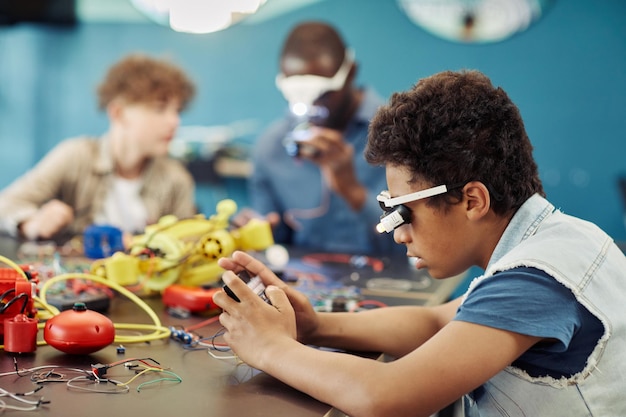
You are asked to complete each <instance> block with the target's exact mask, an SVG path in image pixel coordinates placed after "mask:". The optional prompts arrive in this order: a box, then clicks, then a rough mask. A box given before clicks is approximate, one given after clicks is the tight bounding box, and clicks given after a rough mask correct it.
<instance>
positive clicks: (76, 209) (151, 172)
mask: <svg viewBox="0 0 626 417" xmlns="http://www.w3.org/2000/svg"><path fill="white" fill-rule="evenodd" d="M194 94H195V85H194V83H193V81H192V80H190V79H189V77H188V76H187V75H186V74H185V72H184V71H183V70H182V69H181V68H179V67H178V66H176V65H174V64H173V63H172V62H169V61H167V60H162V59H155V58H152V57H149V56H146V55H142V54H130V55H127V56H126V57H124V58H123V59H122V60H120V61H119V62H117V63H116V64H114V65H113V66H112V67H111V68H109V70H108V72H107V74H106V76H105V78H104V80H103V81H102V82H101V84H100V85H99V86H98V89H97V96H98V104H99V106H100V108H101V109H102V110H104V111H106V113H107V115H108V118H109V128H108V131H107V132H106V133H105V134H103V135H102V136H101V137H100V138H96V137H87V136H84V137H79V138H71V139H67V140H65V141H62V142H61V143H59V144H58V145H57V146H56V147H55V148H54V149H52V150H51V151H50V152H49V153H48V154H47V155H46V156H44V158H42V160H41V161H39V162H38V163H37V164H36V165H35V167H33V168H32V169H31V170H30V171H28V172H27V173H25V174H24V175H23V176H21V177H20V178H18V179H17V180H15V181H14V182H13V183H12V184H10V185H9V186H8V187H7V188H6V189H4V190H3V191H2V192H1V193H0V230H1V231H3V232H5V233H8V234H9V235H12V236H16V237H22V238H26V239H30V240H34V239H51V238H59V237H60V236H71V235H76V234H80V233H82V232H83V231H84V229H85V228H87V227H88V226H90V225H92V224H102V225H109V226H114V227H116V228H119V229H121V230H122V231H123V232H127V233H135V232H139V231H143V229H144V227H145V226H146V225H147V224H150V223H154V222H156V221H157V220H158V219H159V217H161V216H163V215H166V214H173V215H176V216H178V217H180V218H184V217H190V216H192V215H194V214H195V211H196V210H195V202H194V182H193V179H192V177H191V175H189V173H188V172H187V170H186V169H185V168H184V167H183V166H182V165H181V164H180V163H179V162H177V161H175V160H173V159H170V158H169V157H168V146H169V143H170V141H171V140H172V138H173V137H174V134H175V133H176V129H177V128H178V125H179V123H180V112H181V111H182V110H183V109H185V107H186V106H187V105H188V104H189V102H190V101H191V99H192V98H193V96H194ZM77 116H78V117H80V115H77Z"/></svg>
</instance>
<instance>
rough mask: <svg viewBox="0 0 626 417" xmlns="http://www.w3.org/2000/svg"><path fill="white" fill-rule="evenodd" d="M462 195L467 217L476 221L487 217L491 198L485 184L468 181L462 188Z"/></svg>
mask: <svg viewBox="0 0 626 417" xmlns="http://www.w3.org/2000/svg"><path fill="white" fill-rule="evenodd" d="M463 194H464V195H465V201H466V202H465V207H466V210H467V215H468V217H470V218H472V219H475V220H476V219H480V218H482V217H484V216H485V215H487V213H488V212H489V209H490V208H491V196H490V195H489V190H488V189H487V187H486V186H485V184H483V183H482V182H480V181H470V182H468V183H467V184H465V186H464V187H463Z"/></svg>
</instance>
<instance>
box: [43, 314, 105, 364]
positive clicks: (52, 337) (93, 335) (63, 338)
mask: <svg viewBox="0 0 626 417" xmlns="http://www.w3.org/2000/svg"><path fill="white" fill-rule="evenodd" d="M43 338H44V340H45V341H46V342H47V343H48V344H49V345H50V346H52V347H54V348H56V349H58V350H60V351H61V352H65V353H71V354H77V355H87V354H89V353H93V352H96V351H98V350H100V349H102V348H104V347H106V346H108V345H110V344H111V343H113V340H114V339H115V326H114V325H113V322H112V321H111V319H109V318H108V317H106V316H105V315H103V314H100V313H98V312H96V311H92V310H87V308H86V307H85V304H83V303H76V304H74V308H73V309H72V310H66V311H63V312H62V313H59V314H57V315H56V316H54V317H52V318H51V319H50V320H48V321H47V322H46V325H45V326H44V329H43Z"/></svg>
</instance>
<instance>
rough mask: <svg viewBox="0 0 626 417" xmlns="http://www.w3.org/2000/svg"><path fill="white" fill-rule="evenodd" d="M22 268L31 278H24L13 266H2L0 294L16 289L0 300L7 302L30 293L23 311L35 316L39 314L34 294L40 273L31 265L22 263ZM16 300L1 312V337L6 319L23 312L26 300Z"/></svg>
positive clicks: (28, 315)
mask: <svg viewBox="0 0 626 417" xmlns="http://www.w3.org/2000/svg"><path fill="white" fill-rule="evenodd" d="M20 268H22V270H23V271H24V272H25V273H26V275H27V276H28V277H29V280H26V279H24V277H23V276H21V275H20V274H19V273H18V272H17V271H16V270H14V269H13V268H0V294H2V293H5V292H6V291H8V290H13V289H15V291H14V292H12V293H10V294H9V295H8V296H7V297H6V298H5V299H3V300H0V301H3V302H4V303H5V304H6V303H8V302H9V301H10V300H11V299H12V298H14V297H17V296H19V295H21V294H26V295H28V299H27V300H26V306H25V308H24V310H23V313H24V314H26V316H27V317H30V318H33V317H35V316H36V315H37V309H36V308H35V304H34V301H33V296H34V295H35V287H36V285H37V283H38V282H39V277H38V276H39V274H38V272H37V271H36V270H35V269H34V268H33V267H31V266H29V265H20ZM16 301H17V302H15V303H13V304H12V305H11V306H9V307H8V308H6V309H5V310H3V311H2V313H0V339H2V337H3V336H4V322H5V320H6V319H12V318H13V317H15V316H16V315H18V314H21V313H22V308H23V307H24V301H22V300H16Z"/></svg>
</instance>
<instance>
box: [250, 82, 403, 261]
mask: <svg viewBox="0 0 626 417" xmlns="http://www.w3.org/2000/svg"><path fill="white" fill-rule="evenodd" d="M364 92H365V94H364V98H363V101H362V103H361V106H360V108H359V109H358V111H357V113H356V115H355V116H354V118H353V119H352V120H351V121H350V123H349V125H348V126H347V128H346V130H345V131H344V132H343V134H344V140H346V141H347V142H348V143H350V144H352V145H353V146H354V167H355V170H356V172H357V177H358V179H359V181H360V182H361V184H363V185H364V186H365V187H366V188H367V190H368V194H369V195H368V199H367V202H366V204H365V206H364V207H363V208H362V209H361V210H360V211H358V212H356V211H353V210H352V209H351V208H350V206H349V204H348V203H347V202H346V201H345V200H344V199H343V198H341V197H339V196H338V195H336V194H334V193H332V192H330V190H328V188H327V187H326V186H325V184H324V181H323V178H322V175H321V173H320V170H319V167H318V166H317V165H315V164H314V163H312V162H309V161H305V160H300V159H294V158H292V157H291V156H289V155H288V154H287V152H286V151H285V148H284V146H283V140H284V138H285V136H286V135H287V134H288V133H289V132H290V131H291V130H292V129H293V128H294V126H295V124H296V123H297V121H296V120H295V119H294V117H293V116H289V115H287V116H286V117H285V118H284V119H282V120H279V121H277V122H275V123H274V124H273V125H271V126H270V127H269V128H268V130H267V131H266V132H265V133H264V134H263V135H262V136H261V137H260V138H259V139H258V141H257V143H256V145H255V149H254V154H253V163H254V171H253V174H252V177H251V178H250V181H249V195H250V200H251V203H252V208H253V209H254V210H256V211H257V212H259V213H261V214H267V213H269V212H271V211H275V212H278V213H279V214H281V216H282V217H283V220H287V221H288V222H291V224H292V227H288V226H287V224H283V225H282V226H281V227H279V228H278V229H276V230H275V232H274V234H275V236H274V238H275V240H276V241H277V242H278V243H286V244H292V245H295V246H298V247H304V248H308V249H313V250H320V251H326V252H343V253H356V254H371V255H389V254H401V253H404V251H405V249H404V247H402V246H400V245H397V244H395V243H394V241H393V236H392V234H387V233H385V234H382V235H381V234H378V233H377V232H376V231H375V226H376V224H377V223H378V220H379V218H380V215H381V214H382V211H381V209H380V206H379V205H378V202H377V201H376V195H378V193H379V192H380V191H381V190H383V189H386V188H387V186H386V177H385V170H384V168H383V167H375V166H371V165H369V164H368V163H367V162H366V161H365V158H364V157H363V151H364V149H365V145H366V143H367V129H368V126H369V121H370V119H371V118H372V117H373V116H374V114H375V113H376V110H377V109H378V107H379V106H380V105H381V104H383V101H382V99H381V98H380V97H379V96H378V95H377V94H376V93H375V92H374V91H373V90H369V89H366V90H365V91H364Z"/></svg>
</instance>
